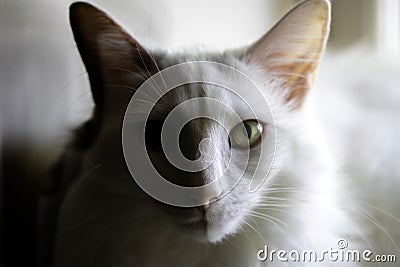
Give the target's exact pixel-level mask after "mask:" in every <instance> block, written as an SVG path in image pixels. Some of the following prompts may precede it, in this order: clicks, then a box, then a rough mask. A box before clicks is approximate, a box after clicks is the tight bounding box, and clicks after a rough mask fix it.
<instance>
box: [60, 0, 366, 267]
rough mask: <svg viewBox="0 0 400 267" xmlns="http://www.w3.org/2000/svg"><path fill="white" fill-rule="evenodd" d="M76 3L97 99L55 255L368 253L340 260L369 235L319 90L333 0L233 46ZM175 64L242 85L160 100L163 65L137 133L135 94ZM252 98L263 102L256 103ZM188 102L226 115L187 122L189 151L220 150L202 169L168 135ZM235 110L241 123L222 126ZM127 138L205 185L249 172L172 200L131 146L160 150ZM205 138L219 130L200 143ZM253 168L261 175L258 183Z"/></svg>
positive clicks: (249, 258)
mask: <svg viewBox="0 0 400 267" xmlns="http://www.w3.org/2000/svg"><path fill="white" fill-rule="evenodd" d="M70 12H71V13H70V18H71V26H72V29H73V32H74V36H75V40H76V43H77V46H78V48H79V51H80V53H81V56H82V59H83V62H84V64H85V66H86V69H87V71H88V73H89V79H90V83H91V87H92V93H93V99H94V101H95V104H96V108H95V112H94V115H93V118H92V119H91V120H90V121H89V122H88V123H86V124H85V125H84V126H83V127H82V128H80V130H79V131H78V133H77V136H76V138H75V139H74V141H73V142H72V145H71V146H70V147H69V148H68V149H67V151H66V153H65V156H64V159H63V162H62V164H63V165H64V170H67V171H68V172H69V173H70V174H64V175H63V177H64V179H66V180H67V183H68V182H69V183H70V186H69V188H68V190H67V192H66V194H65V198H64V200H63V204H62V206H61V209H60V214H59V218H58V226H57V241H56V250H55V255H54V266H119V267H122V266H310V265H313V264H314V265H317V266H330V265H334V266H358V264H359V263H358V262H357V261H351V260H349V262H342V261H341V260H340V259H341V258H340V257H339V258H337V259H336V260H335V257H336V256H335V255H339V254H340V255H342V254H341V253H342V252H343V251H346V249H357V248H359V246H358V242H359V241H360V236H362V229H360V227H358V226H357V227H356V226H355V225H356V221H355V220H354V219H351V216H350V215H351V212H353V211H354V210H353V209H352V208H353V207H352V206H351V207H350V206H349V205H348V203H346V197H347V196H348V194H349V192H347V189H346V186H344V181H342V179H343V175H341V173H340V172H339V171H338V170H337V168H336V166H335V162H334V160H333V159H332V158H331V157H330V153H329V149H328V147H327V146H326V144H325V141H324V137H323V134H322V132H321V130H320V128H319V127H318V124H317V123H316V120H315V118H314V116H313V112H312V109H311V107H310V106H309V105H308V102H307V98H306V95H307V92H308V91H309V90H310V89H311V87H312V84H313V80H314V75H315V72H316V69H317V65H318V63H319V60H320V57H321V54H322V53H323V51H324V48H325V45H326V41H327V38H328V34H329V25H330V3H329V2H328V1H326V0H307V1H304V2H302V3H300V4H299V5H298V6H296V7H295V8H294V9H293V10H292V11H291V12H290V13H288V14H287V15H286V16H285V17H284V18H283V19H282V20H281V21H280V22H279V23H278V24H277V25H276V26H275V27H274V28H273V29H272V30H271V31H269V32H268V33H267V34H266V35H265V36H263V37H261V38H260V39H259V41H257V42H256V43H254V44H252V45H251V46H250V47H246V48H243V49H236V50H227V51H225V52H223V53H214V52H212V53H210V52H204V51H199V50H194V51H185V52H183V53H166V52H163V51H149V50H148V49H146V48H144V47H142V46H141V45H140V44H139V43H138V42H137V41H136V40H134V39H133V38H132V37H131V36H129V35H128V34H127V33H126V32H125V31H123V30H122V29H121V28H120V27H119V26H118V25H117V24H116V23H115V22H114V21H113V20H112V19H110V18H109V17H108V16H107V15H106V14H105V13H103V12H102V11H100V10H98V9H97V8H95V7H93V6H91V5H89V4H85V3H76V4H73V5H72V6H71V10H70ZM188 62H202V63H199V64H198V65H196V67H191V66H194V65H190V64H187V65H185V64H184V63H188ZM206 62H214V63H215V62H216V63H217V64H214V63H210V64H206ZM203 63H205V64H203ZM179 64H180V65H179ZM176 65H178V66H187V68H186V69H184V70H182V71H181V72H179V73H178V74H177V76H178V78H179V79H181V80H196V79H194V77H200V78H201V79H203V80H207V81H216V82H218V83H223V84H226V85H228V86H229V87H232V88H236V89H235V91H234V93H236V94H234V93H233V92H232V91H230V90H228V89H224V88H221V87H220V86H217V85H215V84H212V83H191V84H182V85H181V86H178V87H176V88H175V89H174V90H171V91H169V92H168V93H166V94H165V95H163V96H162V98H161V99H160V101H159V102H157V101H156V100H157V97H158V96H160V94H162V93H164V92H160V87H162V86H163V85H162V84H161V83H158V82H157V81H156V80H151V79H150V80H148V81H147V83H148V84H149V85H150V88H153V90H154V91H144V92H143V93H142V97H143V98H142V99H141V100H142V102H141V104H140V102H133V103H134V104H136V105H139V106H134V108H135V107H136V109H139V112H138V113H140V111H141V108H142V109H143V111H144V110H145V109H146V108H147V107H148V106H147V105H148V104H149V105H150V104H152V103H155V102H157V104H156V105H155V108H154V109H153V110H151V112H150V113H149V118H148V121H147V122H146V123H147V124H146V125H145V127H146V133H145V140H141V139H140V138H141V136H140V132H139V134H137V135H128V136H127V135H126V134H125V133H124V132H123V126H124V125H126V124H129V123H130V122H129V120H128V122H127V118H128V119H129V118H130V117H129V116H130V115H129V114H130V113H129V112H127V107H128V104H129V102H130V101H131V99H132V96H135V95H137V94H138V93H137V92H136V91H137V90H138V88H139V87H140V85H142V84H143V83H146V82H145V81H146V80H147V79H148V78H149V77H150V76H152V75H154V74H157V73H158V72H159V71H160V70H166V69H168V68H170V67H171V66H176ZM223 66H225V67H223ZM226 66H230V67H232V68H233V69H234V70H235V71H233V72H231V71H227V69H226ZM238 73H241V74H243V76H245V77H248V79H249V80H251V81H252V82H254V85H255V86H254V88H252V87H249V84H248V83H247V82H246V81H245V80H246V79H243V77H242V76H241V75H239V74H238ZM160 77H161V76H160ZM161 78H165V77H161ZM161 81H162V79H161ZM247 81H248V80H247ZM163 82H164V81H163ZM257 88H259V89H260V91H257V90H256V89H257ZM135 92H136V93H135ZM258 93H261V94H258ZM146 97H147V98H146ZM199 98H208V99H214V100H218V101H220V103H222V104H223V105H225V106H227V107H228V108H230V109H231V110H232V111H234V113H235V114H237V115H238V116H239V117H240V118H241V122H240V123H239V124H238V125H236V126H235V124H232V121H233V119H232V118H230V117H229V114H230V113H227V112H226V111H225V110H223V109H222V108H219V107H214V106H212V105H210V102H207V103H203V102H201V101H200V102H193V104H190V103H192V102H190V101H189V100H191V99H199ZM246 99H249V101H251V103H253V104H254V105H251V106H250V107H249V108H248V107H246V105H245V104H246V101H245V100H246ZM209 101H211V100H209ZM185 102H187V103H189V104H188V105H187V106H184V107H182V108H181V109H180V110H178V111H177V113H178V117H179V116H181V117H185V116H187V115H188V114H203V112H205V111H204V110H208V111H207V112H208V113H207V112H206V113H207V114H212V115H213V116H215V117H217V118H219V119H220V120H221V121H219V122H218V123H217V122H215V121H213V120H210V119H205V118H202V117H201V118H197V119H193V120H192V121H190V122H188V123H187V124H186V125H185V126H184V127H183V129H182V132H181V133H180V134H179V145H180V149H181V150H182V153H183V154H184V156H185V157H186V158H188V159H191V160H196V159H198V158H201V159H203V161H201V162H200V163H199V166H200V167H201V166H202V164H203V165H206V164H205V163H206V162H207V157H208V156H209V158H212V160H213V161H212V164H211V165H209V166H208V165H207V166H206V167H205V168H203V169H202V170H200V171H198V172H195V173H192V172H185V171H182V170H179V169H178V168H175V167H174V166H172V164H171V163H170V162H169V161H168V159H167V158H166V156H165V154H164V153H163V147H162V145H164V144H162V145H161V144H160V138H161V128H162V127H163V125H162V122H163V121H165V120H166V117H167V115H168V114H169V113H170V112H172V111H173V109H174V108H175V107H178V106H179V105H180V104H181V103H185ZM131 103H132V102H131ZM247 104H248V103H247ZM141 105H142V106H141ZM128 111H130V109H129V108H128ZM250 111H252V112H253V113H252V112H250ZM139 115H140V114H139ZM225 123H226V125H230V126H229V127H222V126H221V124H222V125H224V124H225ZM237 127H238V128H237ZM122 136H123V137H122ZM123 138H124V140H126V138H128V139H130V140H139V141H143V142H144V144H145V146H146V148H147V151H148V156H149V158H150V160H151V162H152V164H153V165H154V168H155V169H157V171H158V172H159V173H160V174H161V175H162V176H163V177H164V178H166V179H167V180H169V181H170V182H173V183H174V184H179V185H182V186H186V187H192V188H194V187H198V186H202V185H205V184H208V183H210V182H213V181H215V180H216V178H219V177H220V176H221V175H222V176H223V178H224V179H225V180H226V181H228V182H227V183H228V184H229V183H230V182H229V179H233V180H235V181H236V179H238V178H241V179H240V180H239V181H238V183H237V184H235V186H234V187H233V188H232V189H231V190H225V189H226V187H225V186H224V185H221V184H220V183H214V184H213V186H212V187H210V188H211V189H210V190H214V191H215V192H214V193H215V194H214V193H210V191H207V190H204V191H199V192H200V195H199V196H198V195H194V198H195V199H201V201H203V202H201V203H200V202H199V203H200V205H198V206H197V207H193V205H188V206H186V207H177V206H173V205H168V204H165V203H163V202H162V201H158V200H156V199H154V198H153V197H152V196H150V195H148V194H147V193H146V192H144V191H143V190H142V188H141V187H140V186H139V185H138V184H137V183H136V182H137V181H136V182H135V181H134V179H132V169H131V168H132V166H136V167H137V165H135V162H134V163H131V162H129V159H126V158H124V155H125V156H126V155H127V153H128V154H129V155H133V156H136V157H147V155H142V154H141V153H138V152H136V151H131V150H129V148H128V151H126V150H127V148H126V147H125V143H123V142H122V141H123V140H122V139H123ZM203 139H208V140H211V141H212V142H203V143H200V141H201V140H203ZM243 144H244V145H243ZM199 146H200V149H199ZM243 147H246V148H247V150H246V149H244V150H243V149H242V148H243ZM271 148H272V149H271ZM245 150H246V151H247V152H248V153H249V154H248V162H246V168H245V169H241V167H240V165H241V163H243V162H241V160H238V159H241V156H240V157H239V158H233V161H232V162H229V157H228V156H229V155H230V154H231V153H232V154H234V153H238V154H239V155H242V154H241V153H245V152H242V151H245ZM124 152H125V154H124ZM135 153H136V155H135ZM235 159H236V161H235ZM139 160H140V159H139ZM131 164H133V165H131ZM127 165H128V166H127ZM227 166H229V168H226V167H227ZM128 167H129V168H128ZM270 167H271V168H270ZM139 168H140V166H139ZM142 168H147V166H144V165H143V166H142ZM146 170H147V169H146ZM241 170H242V171H243V175H242V173H241V172H240V171H241ZM130 171H131V172H130ZM260 173H261V174H263V175H260ZM267 174H268V175H267ZM253 176H255V177H253ZM136 178H137V177H136ZM141 178H144V180H146V179H150V178H151V179H153V177H141ZM253 178H254V179H256V180H257V181H261V182H260V185H261V186H260V188H258V190H255V191H254V192H250V190H249V186H250V185H251V183H252V179H253ZM264 178H265V180H264ZM349 207H350V208H349ZM360 249H361V248H360ZM280 250H281V251H283V252H278V251H280ZM312 250H313V251H315V254H313V252H310V251H312ZM285 251H286V252H285ZM296 251H297V252H298V254H296ZM335 251H337V253H333V252H335ZM304 253H305V255H304ZM332 253H333V254H334V255H333V256H332ZM296 255H300V256H299V258H297V259H296ZM266 256H268V257H266ZM303 256H305V259H303V258H302V257H303ZM271 257H272V258H271ZM308 257H310V259H309V258H308ZM314 261H316V262H314Z"/></svg>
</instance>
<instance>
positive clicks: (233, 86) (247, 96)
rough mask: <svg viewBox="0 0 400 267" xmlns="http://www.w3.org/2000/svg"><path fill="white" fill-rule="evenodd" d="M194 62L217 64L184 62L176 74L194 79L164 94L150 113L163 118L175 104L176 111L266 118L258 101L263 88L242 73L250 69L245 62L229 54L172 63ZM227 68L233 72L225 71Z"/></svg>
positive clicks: (263, 102)
mask: <svg viewBox="0 0 400 267" xmlns="http://www.w3.org/2000/svg"><path fill="white" fill-rule="evenodd" d="M195 61H201V62H212V63H219V64H202V65H195V66H193V65H191V64H188V65H187V67H186V68H184V69H183V71H181V72H180V73H179V75H180V76H181V78H182V80H185V81H187V80H189V81H190V80H192V78H193V77H194V76H196V77H197V78H196V79H194V78H193V80H192V82H190V83H186V84H183V85H181V86H179V87H177V88H174V89H172V90H170V91H169V92H168V93H166V94H165V95H164V96H163V97H162V98H161V99H160V101H159V103H158V105H157V106H156V107H155V109H154V111H155V112H154V113H153V115H155V116H160V117H164V116H165V113H168V112H170V111H171V110H173V109H175V108H176V107H177V106H179V109H180V111H181V112H183V113H187V114H193V113H198V114H201V113H203V112H204V110H205V109H209V110H211V112H212V113H214V114H215V115H220V116H222V117H229V113H230V112H233V113H235V114H236V115H238V116H240V117H241V118H242V120H245V119H254V118H259V119H261V120H263V119H266V117H267V116H266V114H267V113H268V112H266V111H268V105H267V103H266V101H260V100H262V98H264V97H265V96H264V95H263V92H264V91H265V90H264V88H262V85H261V84H259V83H258V82H257V80H252V79H251V78H250V77H249V76H248V75H246V73H248V72H250V71H249V69H248V67H247V66H246V65H244V64H243V63H241V62H240V61H239V60H237V59H235V58H234V57H229V56H225V57H211V58H210V57H209V58H202V57H195V58H190V59H188V58H184V59H181V60H177V61H175V62H174V63H175V64H182V63H183V64H184V63H187V62H195ZM228 67H229V68H232V69H234V70H235V71H226V69H227V68H228ZM198 77H201V78H200V79H198ZM255 103H256V104H255Z"/></svg>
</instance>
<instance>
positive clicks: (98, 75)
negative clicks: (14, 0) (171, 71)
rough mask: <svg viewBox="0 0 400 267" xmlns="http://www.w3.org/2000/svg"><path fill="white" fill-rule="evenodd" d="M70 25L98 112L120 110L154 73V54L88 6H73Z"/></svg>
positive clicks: (111, 20) (79, 4) (86, 4)
mask: <svg viewBox="0 0 400 267" xmlns="http://www.w3.org/2000/svg"><path fill="white" fill-rule="evenodd" d="M70 23H71V28H72V31H73V34H74V37H75V41H76V44H77V46H78V49H79V52H80V54H81V57H82V60H83V63H84V64H85V67H86V70H87V72H88V74H89V80H90V85H91V88H92V95H93V100H94V102H95V104H96V107H97V110H101V111H107V110H115V109H116V108H120V109H122V108H123V107H124V105H126V104H127V103H126V102H127V101H129V99H130V97H131V95H132V94H133V91H134V90H135V89H137V87H138V86H139V85H140V84H141V83H142V82H143V81H145V80H146V79H147V78H148V77H149V76H151V75H152V74H153V73H154V72H155V71H156V67H155V63H154V58H153V55H151V54H150V53H149V52H148V51H147V50H146V49H145V48H144V47H143V46H142V45H141V44H139V42H137V41H136V40H135V39H134V38H133V37H132V36H130V35H129V34H128V33H127V32H125V31H124V30H123V29H122V27H121V26H119V25H118V24H117V23H116V22H115V21H114V20H113V19H112V18H111V17H109V16H108V15H107V14H106V13H105V12H103V11H102V10H100V9H98V8H96V7H95V6H93V5H91V4H88V3H83V2H76V3H74V4H72V5H71V7H70ZM124 102H125V103H124Z"/></svg>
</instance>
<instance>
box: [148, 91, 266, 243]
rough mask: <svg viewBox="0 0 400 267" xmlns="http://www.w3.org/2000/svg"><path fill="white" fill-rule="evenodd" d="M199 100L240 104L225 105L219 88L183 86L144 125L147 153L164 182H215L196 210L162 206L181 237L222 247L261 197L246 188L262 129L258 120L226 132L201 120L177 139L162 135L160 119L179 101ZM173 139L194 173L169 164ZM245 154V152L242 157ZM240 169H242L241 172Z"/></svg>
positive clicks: (224, 94) (197, 111) (196, 109)
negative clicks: (211, 194) (225, 239)
mask: <svg viewBox="0 0 400 267" xmlns="http://www.w3.org/2000/svg"><path fill="white" fill-rule="evenodd" d="M189 92H190V93H189ZM177 95H179V97H178V96H177ZM198 97H210V98H213V99H219V100H221V101H224V102H225V103H228V102H230V103H236V102H237V101H240V100H232V99H229V98H232V94H231V93H229V92H225V91H224V90H221V88H218V89H217V90H216V89H215V88H212V89H210V88H207V89H205V88H203V87H201V86H186V87H182V88H179V90H173V91H171V93H169V94H167V95H166V96H165V98H163V99H161V101H160V103H159V107H161V108H159V109H158V110H157V109H156V111H154V112H153V113H152V114H150V117H149V120H147V122H146V130H145V138H146V148H147V152H148V155H149V158H150V160H151V162H152V164H153V167H154V168H155V169H156V170H157V172H158V173H159V174H160V175H161V176H162V177H163V178H164V179H166V180H168V181H169V182H171V183H173V184H176V185H179V186H183V187H201V186H203V185H206V184H209V183H212V182H214V181H216V182H215V183H214V184H213V187H212V190H214V191H215V192H213V193H215V194H213V197H210V195H209V194H208V193H207V192H206V191H204V192H201V193H200V194H201V195H200V196H198V198H205V204H203V205H199V206H196V207H176V206H172V205H168V204H161V205H160V207H161V210H162V212H164V213H166V214H167V216H168V217H169V218H170V219H171V221H172V223H173V224H174V225H175V226H176V227H177V229H178V230H179V232H180V233H184V235H185V236H188V237H190V238H192V239H195V240H197V241H200V242H212V243H214V242H218V241H221V240H222V239H223V238H224V237H225V236H227V235H231V234H234V233H235V232H236V231H237V230H238V229H239V228H240V227H239V226H240V225H241V224H242V223H243V220H244V219H245V217H246V215H248V213H249V212H250V211H251V209H253V207H254V206H256V203H257V201H258V199H259V193H257V192H254V193H250V192H249V185H250V181H251V178H252V176H253V174H254V169H255V166H256V165H257V163H258V161H259V158H260V149H261V147H262V145H261V143H262V139H263V138H264V136H263V131H262V129H263V128H262V127H263V124H262V122H258V121H257V120H250V119H246V120H243V121H242V122H241V123H239V125H235V126H234V127H231V128H228V129H227V128H225V127H224V126H223V125H221V123H219V122H218V121H216V120H213V119H210V118H204V117H199V118H195V119H188V120H187V121H188V122H187V123H186V124H185V125H183V127H182V128H181V129H180V131H179V134H178V135H177V136H176V133H174V132H171V133H169V132H168V130H165V129H166V128H167V127H165V125H164V122H165V116H164V114H169V113H170V110H169V109H173V108H174V107H176V106H179V104H180V103H178V102H177V99H180V101H179V102H185V101H187V100H189V99H196V98H198ZM163 102H164V103H163ZM167 103H168V104H167ZM168 106H169V107H170V108H168ZM163 108H164V109H165V110H164V111H163V110H162V109H163ZM205 108H207V107H206V104H204V103H201V104H197V105H195V104H193V105H190V109H192V110H191V111H188V110H186V111H185V110H183V112H177V114H175V116H177V117H179V118H177V117H176V118H174V119H175V120H176V121H180V120H182V118H183V117H185V116H188V114H190V113H193V112H194V113H195V114H201V111H200V110H201V109H205ZM213 113H221V114H219V117H220V118H224V117H226V116H228V114H224V113H223V111H222V110H219V109H218V108H216V109H215V110H213ZM217 117H218V116H217ZM225 120H228V119H227V118H225ZM162 134H164V135H165V136H167V137H166V140H165V139H162ZM168 136H169V137H170V140H168V139H169V137H168ZM174 138H177V139H178V142H177V145H178V148H177V149H178V150H179V152H181V153H182V156H183V157H185V159H187V160H189V161H192V162H194V163H195V164H196V165H197V167H199V168H198V169H199V170H198V171H190V170H189V171H187V170H183V169H181V168H179V167H177V166H176V165H174V164H173V163H171V161H170V159H171V158H168V157H167V156H166V154H167V153H173V152H171V151H169V148H170V147H171V143H173V142H174ZM205 140H206V141H205ZM165 142H167V143H165ZM243 150H244V151H245V152H242V151H243ZM246 152H247V153H249V154H247V153H246ZM232 155H235V157H236V158H235V157H232ZM246 156H248V158H246ZM245 161H246V162H245ZM243 162H245V164H244V165H243ZM243 166H245V169H242V168H243ZM237 180H238V182H236V181H237ZM230 181H231V182H232V183H235V184H234V186H224V184H223V183H229V182H230ZM215 195H216V196H217V197H215ZM207 198H209V199H207ZM160 203H161V202H160Z"/></svg>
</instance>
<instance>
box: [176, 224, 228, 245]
mask: <svg viewBox="0 0 400 267" xmlns="http://www.w3.org/2000/svg"><path fill="white" fill-rule="evenodd" d="M178 228H179V230H180V231H179V232H180V233H181V234H183V235H184V236H185V237H186V238H189V239H192V240H194V241H196V242H199V243H212V244H215V243H219V242H222V241H223V240H224V238H225V237H226V236H228V235H230V234H232V232H233V231H232V232H231V231H227V230H228V229H229V227H227V225H218V224H216V223H212V222H208V221H199V222H196V223H191V224H179V225H178Z"/></svg>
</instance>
